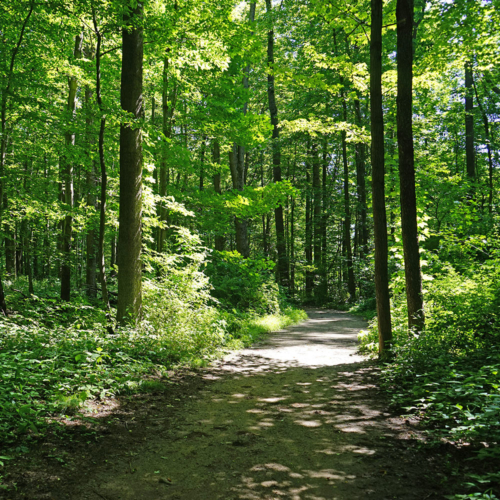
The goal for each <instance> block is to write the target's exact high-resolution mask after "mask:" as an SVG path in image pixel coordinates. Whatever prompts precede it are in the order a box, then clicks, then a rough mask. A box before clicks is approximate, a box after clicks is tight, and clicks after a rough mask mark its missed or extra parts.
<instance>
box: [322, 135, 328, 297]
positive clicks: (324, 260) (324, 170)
mask: <svg viewBox="0 0 500 500" xmlns="http://www.w3.org/2000/svg"><path fill="white" fill-rule="evenodd" d="M322 177H323V179H322V182H321V191H322V196H323V205H322V207H321V210H322V215H321V263H322V266H323V273H322V274H323V275H322V281H323V285H322V286H323V290H324V293H325V300H326V299H327V292H328V258H327V257H328V251H327V226H328V209H329V203H328V201H329V199H328V189H327V188H328V185H327V181H328V139H327V137H325V140H324V144H323V158H322Z"/></svg>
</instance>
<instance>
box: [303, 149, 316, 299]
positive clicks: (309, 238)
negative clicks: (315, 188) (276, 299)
mask: <svg viewBox="0 0 500 500" xmlns="http://www.w3.org/2000/svg"><path fill="white" fill-rule="evenodd" d="M307 154H308V156H307V159H306V162H307V163H306V227H305V230H306V234H305V254H306V265H307V268H306V301H307V302H310V301H311V300H312V296H313V288H314V273H313V272H312V265H313V218H312V186H311V161H314V160H313V159H312V151H311V150H310V149H309V145H308V148H307Z"/></svg>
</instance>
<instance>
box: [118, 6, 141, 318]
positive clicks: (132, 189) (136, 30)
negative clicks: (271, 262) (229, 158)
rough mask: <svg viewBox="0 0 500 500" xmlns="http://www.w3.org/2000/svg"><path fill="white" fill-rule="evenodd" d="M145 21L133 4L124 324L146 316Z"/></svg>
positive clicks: (128, 34) (125, 32)
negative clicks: (143, 255)
mask: <svg viewBox="0 0 500 500" xmlns="http://www.w3.org/2000/svg"><path fill="white" fill-rule="evenodd" d="M134 4H135V6H134V7H132V6H133V5H134ZM142 21H143V6H142V3H141V2H137V3H135V2H134V3H131V4H130V8H129V10H127V11H126V12H125V14H124V16H123V28H122V42H123V49H122V74H121V106H122V108H123V110H124V111H125V112H127V113H130V114H131V115H132V123H127V124H122V125H121V126H120V215H119V232H118V249H119V250H118V311H117V320H118V322H119V323H121V324H124V323H127V322H132V323H136V321H137V320H139V319H140V317H141V314H142V276H141V274H142V273H141V268H142V265H141V245H142V230H141V221H142V134H141V128H140V126H139V123H138V122H139V120H141V119H142V115H143V108H142V100H143V98H142V68H143V28H142ZM134 122H135V123H134Z"/></svg>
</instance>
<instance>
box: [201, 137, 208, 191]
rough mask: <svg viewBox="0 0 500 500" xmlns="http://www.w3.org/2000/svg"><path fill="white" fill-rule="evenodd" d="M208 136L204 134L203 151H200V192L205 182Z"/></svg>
mask: <svg viewBox="0 0 500 500" xmlns="http://www.w3.org/2000/svg"><path fill="white" fill-rule="evenodd" d="M206 142H207V138H206V136H203V139H202V141H201V151H200V192H201V191H203V183H204V180H205V149H206V147H207V143H206Z"/></svg>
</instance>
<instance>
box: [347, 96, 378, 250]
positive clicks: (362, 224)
mask: <svg viewBox="0 0 500 500" xmlns="http://www.w3.org/2000/svg"><path fill="white" fill-rule="evenodd" d="M354 109H355V112H356V124H357V125H358V126H359V127H361V126H362V119H361V109H360V103H359V99H356V100H355V101H354ZM383 133H384V131H383V128H382V135H383ZM365 160H366V145H365V144H363V143H362V142H358V143H357V144H356V187H357V191H358V193H357V194H358V218H359V226H358V227H359V229H358V242H359V258H360V259H364V258H365V256H366V254H367V253H368V225H367V222H366V213H367V207H366V185H365V176H366V165H365Z"/></svg>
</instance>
